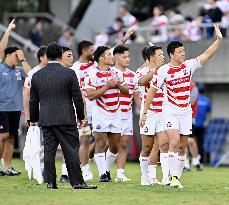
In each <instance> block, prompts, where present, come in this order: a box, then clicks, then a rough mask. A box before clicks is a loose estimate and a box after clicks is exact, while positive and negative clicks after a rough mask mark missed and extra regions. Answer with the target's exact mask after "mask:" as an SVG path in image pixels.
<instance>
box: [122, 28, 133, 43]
mask: <svg viewBox="0 0 229 205" xmlns="http://www.w3.org/2000/svg"><path fill="white" fill-rule="evenodd" d="M133 33H134V31H133V27H130V28H129V29H128V30H127V31H126V34H125V36H124V37H123V39H122V40H121V42H122V44H125V42H126V41H127V40H128V39H129V38H130V36H131V35H132V34H133Z"/></svg>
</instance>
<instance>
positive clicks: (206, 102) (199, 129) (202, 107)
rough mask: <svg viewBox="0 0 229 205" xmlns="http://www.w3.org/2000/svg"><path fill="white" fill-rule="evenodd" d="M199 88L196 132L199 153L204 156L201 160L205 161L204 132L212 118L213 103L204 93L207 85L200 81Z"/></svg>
mask: <svg viewBox="0 0 229 205" xmlns="http://www.w3.org/2000/svg"><path fill="white" fill-rule="evenodd" d="M198 88H199V95H198V100H197V115H196V121H195V134H196V136H197V140H198V146H199V153H200V155H201V156H202V158H201V159H200V162H201V163H203V156H205V155H204V148H203V147H204V132H205V126H206V123H207V121H208V120H209V118H210V113H211V109H212V108H211V107H212V105H211V101H210V99H209V98H208V97H207V96H206V95H204V93H205V85H204V84H202V83H200V84H198Z"/></svg>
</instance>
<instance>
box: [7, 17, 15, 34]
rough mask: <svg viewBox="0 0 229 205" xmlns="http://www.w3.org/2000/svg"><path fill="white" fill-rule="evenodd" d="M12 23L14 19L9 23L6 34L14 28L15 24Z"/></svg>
mask: <svg viewBox="0 0 229 205" xmlns="http://www.w3.org/2000/svg"><path fill="white" fill-rule="evenodd" d="M14 22H15V19H13V20H12V21H11V22H10V23H9V25H8V27H7V30H6V32H10V31H12V30H13V29H15V28H16V24H15V23H14Z"/></svg>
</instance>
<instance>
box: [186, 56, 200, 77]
mask: <svg viewBox="0 0 229 205" xmlns="http://www.w3.org/2000/svg"><path fill="white" fill-rule="evenodd" d="M185 64H186V66H187V67H188V68H190V71H191V73H192V74H193V73H194V72H195V70H196V69H198V68H201V67H202V65H201V64H200V59H199V58H198V57H197V58H193V59H190V60H187V61H186V62H185Z"/></svg>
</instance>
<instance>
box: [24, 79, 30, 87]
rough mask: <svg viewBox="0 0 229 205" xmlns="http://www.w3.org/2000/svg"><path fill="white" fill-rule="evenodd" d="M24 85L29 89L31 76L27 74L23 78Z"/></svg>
mask: <svg viewBox="0 0 229 205" xmlns="http://www.w3.org/2000/svg"><path fill="white" fill-rule="evenodd" d="M24 86H25V87H26V88H28V89H30V87H31V76H27V77H26V78H25V82H24Z"/></svg>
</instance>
